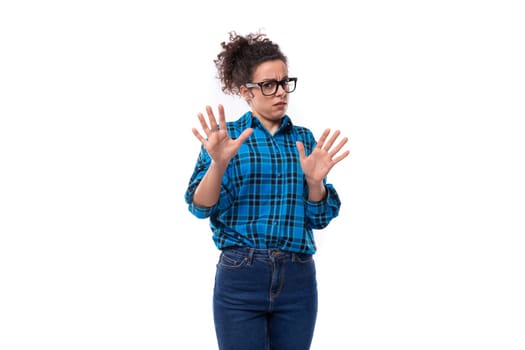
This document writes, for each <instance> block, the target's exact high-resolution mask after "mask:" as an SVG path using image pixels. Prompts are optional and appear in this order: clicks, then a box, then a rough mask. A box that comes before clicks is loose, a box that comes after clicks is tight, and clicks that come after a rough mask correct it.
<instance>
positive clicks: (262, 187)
mask: <svg viewBox="0 0 525 350" xmlns="http://www.w3.org/2000/svg"><path fill="white" fill-rule="evenodd" d="M248 127H252V128H253V129H254V131H253V134H252V135H251V136H250V137H249V138H248V139H247V140H246V141H245V142H244V144H243V145H242V146H241V148H240V149H239V152H238V153H237V155H236V156H235V157H234V158H233V159H232V160H231V161H230V164H229V165H228V168H227V170H226V172H225V174H224V176H223V179H222V187H221V193H220V198H219V201H218V202H217V204H215V205H214V206H213V207H210V208H204V207H197V206H195V205H193V194H194V192H195V189H196V188H197V186H198V184H199V182H200V180H201V179H202V178H203V176H204V174H205V173H206V171H207V169H208V166H209V165H210V162H211V159H210V157H209V155H208V153H207V152H206V151H205V149H204V147H201V152H200V154H199V157H198V160H197V164H196V166H195V170H194V172H193V174H192V176H191V179H190V181H189V185H188V188H187V190H186V193H185V200H186V203H187V204H188V208H189V210H190V212H191V213H193V214H194V215H195V216H196V217H198V218H207V217H209V218H210V227H211V229H212V231H213V240H214V242H215V245H216V246H217V248H219V249H223V248H226V247H231V246H239V247H251V248H260V249H268V248H278V249H281V250H285V251H291V252H300V253H307V254H313V253H315V251H316V247H315V241H314V236H313V232H312V230H313V229H322V228H324V227H326V226H327V225H328V223H329V222H330V220H332V219H333V218H335V217H336V216H337V215H338V213H339V208H340V206H341V202H340V200H339V197H338V195H337V192H336V191H335V189H334V187H333V186H332V185H331V184H327V183H326V179H325V187H326V190H327V196H326V198H325V199H324V200H323V201H321V202H311V201H308V186H307V185H306V181H305V178H304V174H303V171H302V169H301V165H300V163H299V152H298V151H297V148H296V145H295V142H296V141H301V142H303V144H304V147H305V151H306V154H309V153H310V152H311V151H312V150H313V148H314V147H315V145H316V141H315V139H314V136H313V134H312V132H311V131H310V130H308V129H306V128H304V127H300V126H294V125H293V124H292V122H291V120H290V118H289V117H288V116H285V117H284V119H283V120H282V124H281V128H280V129H279V130H278V131H277V132H276V133H275V134H274V135H273V136H272V135H271V134H270V133H269V132H268V131H267V130H266V128H264V126H263V125H262V124H261V123H260V121H259V120H258V119H257V118H255V117H253V116H252V114H251V112H247V113H246V114H245V115H243V116H242V117H241V118H240V119H238V120H237V121H235V122H228V123H227V128H228V133H229V135H230V137H231V138H237V137H238V136H239V135H240V134H241V132H242V131H243V130H245V129H246V128H248Z"/></svg>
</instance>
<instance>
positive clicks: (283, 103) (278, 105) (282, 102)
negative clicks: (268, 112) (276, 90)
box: [273, 101, 286, 107]
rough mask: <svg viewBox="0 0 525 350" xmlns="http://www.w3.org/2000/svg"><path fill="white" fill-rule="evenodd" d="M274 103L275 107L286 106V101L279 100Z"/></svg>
mask: <svg viewBox="0 0 525 350" xmlns="http://www.w3.org/2000/svg"><path fill="white" fill-rule="evenodd" d="M273 105H274V106H275V107H280V106H286V102H284V101H279V102H277V103H274V104H273Z"/></svg>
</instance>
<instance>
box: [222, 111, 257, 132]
mask: <svg viewBox="0 0 525 350" xmlns="http://www.w3.org/2000/svg"><path fill="white" fill-rule="evenodd" d="M251 121H252V115H251V112H246V113H245V114H243V115H242V116H241V117H240V118H239V119H237V120H235V121H230V122H226V129H227V130H228V134H229V135H230V137H231V138H233V139H235V138H237V137H239V135H240V134H241V133H242V132H243V131H244V130H246V129H247V128H249V127H251Z"/></svg>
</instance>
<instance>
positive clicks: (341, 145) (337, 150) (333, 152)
mask: <svg viewBox="0 0 525 350" xmlns="http://www.w3.org/2000/svg"><path fill="white" fill-rule="evenodd" d="M347 142H348V137H345V138H344V139H342V140H341V142H339V143H338V144H337V146H336V147H335V148H334V149H333V150H331V151H330V153H329V154H330V157H333V156H335V155H336V154H337V152H339V151H340V150H341V148H343V146H344V145H345V144H346V143H347Z"/></svg>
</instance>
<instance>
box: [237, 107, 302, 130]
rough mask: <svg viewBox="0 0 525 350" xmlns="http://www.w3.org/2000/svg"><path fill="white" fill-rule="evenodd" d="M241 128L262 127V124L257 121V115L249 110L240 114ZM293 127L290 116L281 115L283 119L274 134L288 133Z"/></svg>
mask: <svg viewBox="0 0 525 350" xmlns="http://www.w3.org/2000/svg"><path fill="white" fill-rule="evenodd" d="M241 119H242V128H243V129H246V128H254V129H255V128H259V127H260V128H264V126H263V125H262V123H261V122H260V121H259V119H257V117H255V116H253V114H252V112H251V111H249V112H246V114H244V115H243V116H242V118H241ZM292 128H293V124H292V120H291V119H290V117H289V116H288V115H285V116H284V117H283V119H282V120H281V126H280V127H279V129H278V130H277V131H276V134H277V133H288V132H290V131H291V130H292Z"/></svg>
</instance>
